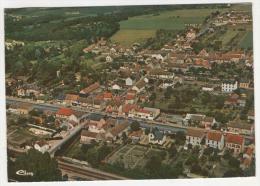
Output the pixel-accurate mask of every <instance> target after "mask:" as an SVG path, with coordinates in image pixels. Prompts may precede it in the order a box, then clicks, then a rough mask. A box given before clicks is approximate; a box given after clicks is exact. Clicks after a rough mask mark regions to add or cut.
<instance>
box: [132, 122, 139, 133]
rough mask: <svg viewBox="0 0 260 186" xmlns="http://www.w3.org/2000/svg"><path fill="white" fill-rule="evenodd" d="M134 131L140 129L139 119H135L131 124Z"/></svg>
mask: <svg viewBox="0 0 260 186" xmlns="http://www.w3.org/2000/svg"><path fill="white" fill-rule="evenodd" d="M130 128H131V130H132V131H138V130H140V123H139V122H138V121H133V122H132V123H131V125H130Z"/></svg>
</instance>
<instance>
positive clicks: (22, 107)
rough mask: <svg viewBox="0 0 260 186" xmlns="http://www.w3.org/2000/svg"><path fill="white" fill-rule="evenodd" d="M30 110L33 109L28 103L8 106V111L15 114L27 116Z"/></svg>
mask: <svg viewBox="0 0 260 186" xmlns="http://www.w3.org/2000/svg"><path fill="white" fill-rule="evenodd" d="M32 109H33V107H32V104H30V103H15V104H10V105H9V108H8V111H9V112H12V113H15V114H25V115H27V114H29V112H30V111H31V110H32Z"/></svg>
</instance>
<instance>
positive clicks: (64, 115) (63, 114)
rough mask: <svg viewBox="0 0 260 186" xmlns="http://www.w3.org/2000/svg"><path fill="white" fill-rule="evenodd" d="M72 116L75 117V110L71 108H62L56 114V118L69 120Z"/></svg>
mask: <svg viewBox="0 0 260 186" xmlns="http://www.w3.org/2000/svg"><path fill="white" fill-rule="evenodd" d="M71 115H73V110H71V109H69V108H60V109H59V110H58V111H57V112H56V117H57V118H61V119H69V117H70V116H71Z"/></svg>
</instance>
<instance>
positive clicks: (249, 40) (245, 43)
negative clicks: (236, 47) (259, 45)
mask: <svg viewBox="0 0 260 186" xmlns="http://www.w3.org/2000/svg"><path fill="white" fill-rule="evenodd" d="M240 47H241V48H248V47H251V48H252V47H253V32H252V31H248V32H247V33H246V34H245V36H244V37H243V38H242V39H241V41H240Z"/></svg>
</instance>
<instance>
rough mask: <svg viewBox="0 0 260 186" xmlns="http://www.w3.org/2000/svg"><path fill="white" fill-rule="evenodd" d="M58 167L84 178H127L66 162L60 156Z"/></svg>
mask: <svg viewBox="0 0 260 186" xmlns="http://www.w3.org/2000/svg"><path fill="white" fill-rule="evenodd" d="M57 160H58V167H59V169H60V170H61V171H62V172H65V173H68V174H72V175H74V176H78V177H80V178H83V179H86V180H92V181H94V180H126V179H128V178H125V177H122V176H118V175H115V174H111V173H107V172H103V171H100V170H97V169H94V168H91V167H87V166H84V165H78V164H74V163H73V162H66V161H64V160H63V159H62V158H58V159H57Z"/></svg>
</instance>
